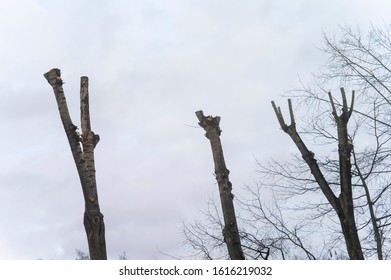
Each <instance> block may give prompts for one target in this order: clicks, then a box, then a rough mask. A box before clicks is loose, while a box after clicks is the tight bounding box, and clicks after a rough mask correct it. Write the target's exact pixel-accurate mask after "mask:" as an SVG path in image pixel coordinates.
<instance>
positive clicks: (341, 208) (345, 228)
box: [272, 88, 364, 259]
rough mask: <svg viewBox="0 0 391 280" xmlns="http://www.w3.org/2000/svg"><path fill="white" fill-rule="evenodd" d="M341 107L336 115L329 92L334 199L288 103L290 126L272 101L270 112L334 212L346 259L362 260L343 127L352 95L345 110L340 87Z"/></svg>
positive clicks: (349, 109)
mask: <svg viewBox="0 0 391 280" xmlns="http://www.w3.org/2000/svg"><path fill="white" fill-rule="evenodd" d="M341 94H342V100H343V107H342V113H341V115H338V114H337V110H336V107H335V104H334V101H333V98H332V96H331V93H329V98H330V104H331V107H332V114H333V116H334V119H335V122H336V124H337V132H338V155H339V171H340V172H339V174H340V194H339V196H338V197H337V196H336V195H335V194H334V192H333V190H332V189H331V187H330V185H329V182H327V180H326V179H325V176H324V175H323V173H322V171H321V170H320V168H319V165H318V163H317V161H316V159H315V154H314V153H313V152H311V151H310V150H309V149H308V148H307V146H306V145H305V144H304V142H303V140H302V139H301V137H300V135H299V133H298V132H297V130H296V123H295V118H294V113H293V109H292V103H291V100H288V101H289V114H290V118H291V124H290V125H287V124H286V123H285V121H284V118H283V115H282V113H281V109H280V108H279V107H278V108H277V107H276V105H275V104H274V102H272V105H273V108H274V111H275V113H276V116H277V118H278V121H279V123H280V126H281V128H282V130H283V131H284V132H286V133H287V134H288V135H289V136H290V137H291V138H292V140H293V142H294V143H295V144H296V146H297V148H298V149H299V151H300V153H301V155H302V157H303V159H304V160H305V162H306V163H307V165H308V167H309V168H310V170H311V173H312V174H313V176H314V178H315V180H316V182H317V183H318V185H319V187H320V189H321V191H322V192H323V194H324V195H325V197H326V198H327V201H328V202H329V203H330V205H331V206H332V207H333V209H334V210H335V212H336V214H337V216H338V219H339V221H340V224H341V228H342V232H343V235H344V238H345V242H346V247H347V251H348V254H349V257H350V259H364V256H363V252H362V249H361V243H360V239H359V237H358V233H357V227H356V221H355V216H354V207H353V191H352V179H351V178H352V175H351V172H352V171H351V161H350V158H351V152H352V143H350V142H349V141H351V140H350V139H349V138H348V129H347V125H348V122H349V119H350V117H351V115H352V112H353V104H354V92H353V96H352V102H351V105H350V108H348V105H347V101H346V95H345V91H344V90H343V88H341Z"/></svg>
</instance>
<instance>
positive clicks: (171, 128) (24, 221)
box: [0, 0, 391, 259]
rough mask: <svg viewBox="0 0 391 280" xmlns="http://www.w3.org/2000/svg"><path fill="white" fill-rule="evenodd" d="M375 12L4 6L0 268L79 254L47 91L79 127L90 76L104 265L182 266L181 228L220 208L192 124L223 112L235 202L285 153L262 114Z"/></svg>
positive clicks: (65, 153)
mask: <svg viewBox="0 0 391 280" xmlns="http://www.w3.org/2000/svg"><path fill="white" fill-rule="evenodd" d="M390 9H391V3H390V2H389V1H387V0H383V1H382V0H371V1H367V0H358V1H357V0H346V1H336V0H330V1H314V0H297V1H296V0H295V1H282V0H275V1H268V0H243V1H233V0H182V1H181V0H160V1H158V0H129V1H125V0H111V1H103V0H83V1H80V0H77V1H76V0H69V1H57V0H18V1H12V0H0V40H1V41H0V42H1V43H0V127H1V129H2V137H0V156H1V157H0V259H38V258H42V259H74V258H75V257H76V253H75V250H76V249H79V250H82V251H85V252H87V251H88V248H87V241H86V236H85V231H84V228H83V224H82V219H83V212H84V201H83V196H82V191H81V186H80V182H79V179H78V175H77V171H76V167H75V165H74V162H73V158H72V155H71V151H70V148H69V144H68V141H67V139H66V135H65V133H64V130H63V127H62V123H61V121H60V117H59V113H58V109H57V105H56V102H55V98H54V94H53V91H52V88H51V87H50V85H49V84H48V83H47V81H46V80H45V79H44V77H43V74H44V73H46V72H48V71H49V70H50V69H52V68H59V69H61V72H62V78H63V80H64V82H65V84H64V91H65V95H66V98H67V102H68V107H69V110H70V113H71V117H72V120H73V123H74V124H76V125H77V126H80V115H79V114H80V113H79V110H80V109H79V86H80V77H81V76H88V77H89V84H90V88H89V89H90V111H91V125H92V130H93V131H94V132H95V133H97V134H99V135H100V138H101V141H100V142H99V144H98V145H97V147H96V150H95V163H96V169H97V186H98V194H99V202H100V207H101V211H102V213H103V214H104V217H105V225H106V244H107V251H108V257H109V258H110V259H118V256H119V255H120V254H122V253H123V252H124V251H125V252H126V255H127V257H128V258H129V259H165V258H168V256H167V255H173V256H188V255H191V252H192V251H191V250H190V248H188V247H186V246H184V245H183V240H184V237H183V236H182V235H181V229H182V225H181V221H183V220H186V221H189V222H191V221H194V220H195V219H202V214H201V211H202V210H203V209H206V207H207V202H208V200H209V199H210V198H211V197H218V190H217V184H216V182H215V179H214V176H213V170H214V167H213V161H212V154H211V150H210V144H209V142H208V139H206V138H205V137H204V131H203V130H202V128H199V127H198V125H197V122H198V120H197V118H196V116H195V114H194V112H195V111H197V110H203V111H204V114H205V115H213V116H216V115H218V116H221V122H220V127H221V129H222V135H221V139H222V144H223V149H224V153H225V154H224V155H225V160H226V164H227V167H228V169H229V170H230V171H231V173H230V180H231V182H232V184H233V192H234V193H235V194H237V193H240V192H241V191H242V189H243V187H244V186H245V185H252V184H255V183H256V182H257V180H259V178H258V176H259V174H257V172H256V169H257V165H256V160H255V158H256V159H257V160H258V161H265V160H267V159H269V158H270V157H273V158H276V159H279V158H284V157H286V156H288V155H290V154H291V153H292V152H295V147H294V144H293V143H291V142H290V141H289V138H288V137H287V136H286V135H284V134H283V133H282V132H281V130H280V129H279V127H278V122H277V120H276V118H275V115H274V112H273V110H272V107H271V105H270V101H271V100H275V101H276V102H277V103H278V104H279V105H281V106H282V107H284V108H285V107H286V106H285V105H286V104H285V103H286V100H285V98H283V97H282V95H283V94H284V93H285V92H286V91H287V90H289V89H291V88H292V87H294V86H296V85H298V84H299V80H300V79H301V80H303V81H311V73H314V72H316V71H318V70H319V68H320V67H321V66H322V65H323V63H324V61H325V57H324V55H323V54H322V53H321V52H320V51H319V47H321V44H322V32H325V33H326V34H334V33H335V34H338V26H339V25H344V24H347V25H351V26H356V25H357V26H359V27H360V28H362V29H363V30H365V29H366V28H368V27H369V26H370V24H379V25H381V24H385V23H389V22H390V19H389V11H390Z"/></svg>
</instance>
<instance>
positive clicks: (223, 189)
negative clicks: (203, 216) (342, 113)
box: [196, 111, 244, 260]
mask: <svg viewBox="0 0 391 280" xmlns="http://www.w3.org/2000/svg"><path fill="white" fill-rule="evenodd" d="M196 116H197V118H198V120H199V121H200V122H199V125H200V126H201V127H202V128H204V129H205V131H206V134H205V136H206V137H207V138H208V139H209V140H210V144H211V147H212V153H213V161H214V165H215V174H216V180H217V183H218V186H219V192H220V201H221V207H222V210H223V217H224V229H223V236H224V241H225V243H226V244H227V248H228V253H229V256H230V258H231V260H244V255H243V251H242V246H241V244H240V236H239V230H238V225H237V222H236V216H235V209H234V205H233V194H232V184H231V182H230V181H229V177H228V174H229V170H228V169H227V167H226V165H225V161H224V155H223V148H222V146H221V141H220V134H221V130H220V127H219V123H220V117H212V116H208V117H205V116H204V114H203V112H202V111H197V112H196Z"/></svg>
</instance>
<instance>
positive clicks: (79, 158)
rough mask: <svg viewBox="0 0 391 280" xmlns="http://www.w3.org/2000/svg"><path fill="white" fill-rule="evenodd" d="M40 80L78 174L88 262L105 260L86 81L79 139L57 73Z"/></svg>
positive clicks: (84, 80)
mask: <svg viewBox="0 0 391 280" xmlns="http://www.w3.org/2000/svg"><path fill="white" fill-rule="evenodd" d="M44 77H45V78H46V80H47V81H48V83H49V84H50V85H51V86H52V88H53V91H54V95H55V97H56V101H57V106H58V110H59V113H60V118H61V121H62V124H63V126H64V130H65V133H66V135H67V138H68V142H69V145H70V147H71V151H72V155H73V159H74V161H75V164H76V168H77V172H78V174H79V179H80V183H81V186H82V190H83V196H84V202H85V212H84V227H85V230H86V234H87V240H88V247H89V253H90V259H91V260H105V259H107V253H106V241H105V226H104V221H103V214H102V213H101V212H100V207H99V202H98V194H97V187H96V178H95V161H94V148H95V146H96V144H97V142H98V141H99V136H98V135H95V134H94V133H93V132H92V131H91V124H90V117H89V102H88V78H87V77H82V78H81V87H80V101H81V102H80V103H81V104H80V108H81V128H82V135H80V133H79V132H78V131H77V127H76V126H75V125H74V124H73V123H72V119H71V117H70V115H69V111H68V106H67V103H66V99H65V95H64V90H63V87H62V85H63V81H62V79H61V72H60V70H59V69H56V68H55V69H52V70H50V71H49V72H47V73H45V74H44ZM80 143H81V145H80Z"/></svg>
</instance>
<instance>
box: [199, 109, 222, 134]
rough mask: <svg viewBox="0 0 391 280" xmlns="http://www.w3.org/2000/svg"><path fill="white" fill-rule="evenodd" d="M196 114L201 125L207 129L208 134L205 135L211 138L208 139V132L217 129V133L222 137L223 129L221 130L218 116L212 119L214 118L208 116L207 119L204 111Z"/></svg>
mask: <svg viewBox="0 0 391 280" xmlns="http://www.w3.org/2000/svg"><path fill="white" fill-rule="evenodd" d="M195 114H196V116H197V118H198V120H199V123H198V124H199V125H200V126H201V127H202V128H203V129H205V131H206V134H205V136H206V137H207V138H209V137H208V131H209V130H210V129H216V130H217V133H218V135H220V134H221V129H220V126H219V125H220V119H221V118H220V117H219V116H216V117H212V116H206V117H205V115H204V112H203V111H202V110H199V111H197V112H195Z"/></svg>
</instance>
